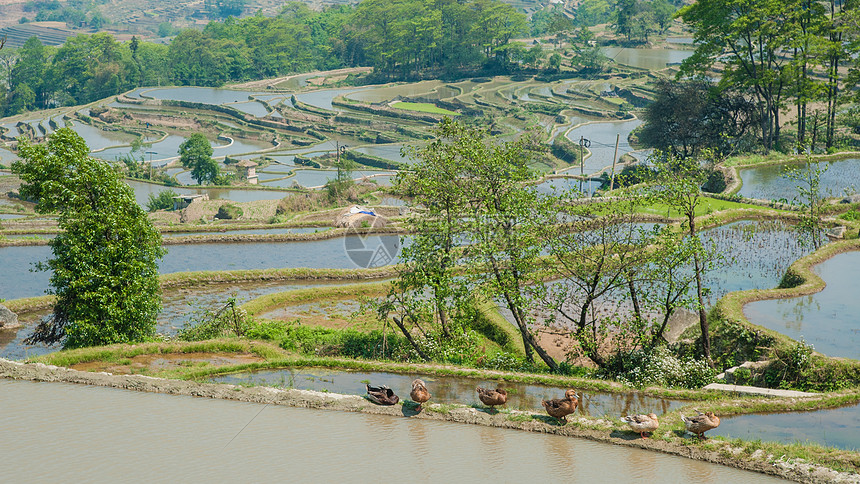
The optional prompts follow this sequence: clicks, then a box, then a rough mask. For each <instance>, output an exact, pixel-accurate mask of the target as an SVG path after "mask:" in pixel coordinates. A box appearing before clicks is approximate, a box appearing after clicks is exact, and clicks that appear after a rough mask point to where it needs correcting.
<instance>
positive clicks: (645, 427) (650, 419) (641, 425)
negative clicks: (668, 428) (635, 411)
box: [621, 413, 660, 439]
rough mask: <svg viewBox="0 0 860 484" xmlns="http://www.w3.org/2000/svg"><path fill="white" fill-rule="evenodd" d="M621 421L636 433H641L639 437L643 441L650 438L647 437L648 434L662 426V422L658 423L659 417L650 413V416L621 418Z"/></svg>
mask: <svg viewBox="0 0 860 484" xmlns="http://www.w3.org/2000/svg"><path fill="white" fill-rule="evenodd" d="M621 421H622V422H625V423H626V424H627V425H629V426H630V428H631V429H633V430H634V431H636V432H639V435H640V436H641V437H642V438H643V439H647V438H648V436H647V435H645V433H646V432H653V431H655V430H657V427H658V426H659V425H660V422H658V421H657V416H656V415H654V414H653V413H649V414H648V415H629V416H627V417H621Z"/></svg>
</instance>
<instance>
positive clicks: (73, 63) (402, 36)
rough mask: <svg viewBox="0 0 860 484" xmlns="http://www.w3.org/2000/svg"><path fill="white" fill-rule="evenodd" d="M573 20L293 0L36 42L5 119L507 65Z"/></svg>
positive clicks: (476, 7) (17, 74) (412, 0)
mask: <svg viewBox="0 0 860 484" xmlns="http://www.w3.org/2000/svg"><path fill="white" fill-rule="evenodd" d="M598 1H600V2H603V3H605V1H604V0H598ZM592 3H594V2H592ZM607 7H608V6H607ZM604 14H605V15H608V8H607V9H606V10H605V12H604ZM589 15H590V16H591V17H594V13H593V12H590V13H589ZM599 20H603V18H600V17H596V18H590V17H589V21H599ZM574 23H575V21H574V20H572V19H570V18H568V17H567V16H565V15H564V13H563V12H562V10H561V8H560V7H555V8H548V9H546V10H545V11H542V12H539V13H538V14H535V15H534V17H533V19H532V22H530V21H529V19H527V17H526V16H525V14H523V13H521V12H519V11H517V10H516V9H515V8H514V7H512V6H510V5H508V4H506V3H503V2H501V1H498V0H470V1H466V2H462V1H454V0H364V1H362V2H361V3H359V4H357V5H355V6H334V7H329V8H325V9H323V10H321V11H315V10H311V9H309V8H308V7H307V6H306V5H305V4H303V3H298V2H293V3H289V4H287V5H285V6H284V8H283V10H282V11H281V12H280V14H279V15H278V16H276V17H264V16H262V15H257V16H251V17H246V18H241V19H237V18H234V17H229V18H227V19H226V20H224V21H220V22H211V23H209V24H208V25H207V26H206V27H205V28H204V29H203V30H202V31H200V30H194V29H186V30H182V31H180V32H179V33H178V35H176V37H174V38H173V40H172V41H171V42H170V43H169V45H163V44H156V43H149V42H143V41H139V40H138V39H136V38H135V39H132V41H131V42H118V41H117V40H116V39H115V38H114V37H113V36H112V35H110V34H107V33H97V34H93V35H85V34H81V35H78V36H75V37H71V38H69V39H68V40H67V41H66V43H65V44H63V45H62V46H60V47H49V46H44V45H42V44H41V42H40V41H39V40H38V39H37V38H35V37H34V38H31V39H29V40H28V41H27V42H26V43H25V45H24V46H23V47H21V48H20V49H18V51H17V52H16V53H15V55H14V57H13V58H12V59H11V60H8V59H9V55H8V54H7V55H6V56H5V58H6V59H7V61H6V62H5V64H6V65H5V67H6V72H4V73H3V74H4V75H5V76H6V79H5V81H6V82H5V83H0V115H2V116H9V115H13V114H17V113H20V112H23V111H27V110H33V109H45V108H51V107H55V106H69V105H76V104H83V103H88V102H91V101H95V100H98V99H102V98H105V97H107V96H111V95H115V94H119V93H121V92H125V91H127V90H129V89H133V88H135V87H138V86H156V85H174V84H176V85H196V86H220V85H223V84H224V83H226V82H233V81H243V80H249V79H263V78H268V77H277V76H282V75H286V74H291V73H298V72H308V71H312V70H317V69H320V70H324V69H333V68H338V67H349V66H372V67H373V68H374V75H375V76H377V77H378V78H380V79H383V80H384V79H412V78H416V77H418V76H419V75H422V73H425V74H427V73H429V74H432V75H434V76H444V75H445V74H446V73H447V74H453V73H458V72H474V71H488V70H489V71H492V72H506V71H509V70H510V69H511V68H513V67H515V66H518V65H519V63H520V62H523V59H524V58H527V56H526V53H527V50H526V49H525V47H524V46H523V45H522V44H520V43H516V42H512V39H513V38H515V37H518V36H523V35H528V34H551V33H553V32H561V31H563V30H569V29H572V28H573V27H574ZM523 63H525V62H523ZM2 84H5V85H2Z"/></svg>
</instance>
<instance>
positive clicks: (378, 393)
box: [365, 383, 400, 405]
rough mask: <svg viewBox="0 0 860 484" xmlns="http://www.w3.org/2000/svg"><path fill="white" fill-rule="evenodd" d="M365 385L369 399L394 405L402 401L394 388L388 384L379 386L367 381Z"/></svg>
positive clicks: (382, 403) (381, 403)
mask: <svg viewBox="0 0 860 484" xmlns="http://www.w3.org/2000/svg"><path fill="white" fill-rule="evenodd" d="M365 385H366V386H367V399H368V400H370V401H371V402H373V403H375V404H377V405H394V404H396V403H397V402H399V401H400V397H398V396H397V395H395V394H394V390H392V389H390V388H388V387H387V386H386V385H379V386H378V387H374V386H371V385H370V384H369V383H365Z"/></svg>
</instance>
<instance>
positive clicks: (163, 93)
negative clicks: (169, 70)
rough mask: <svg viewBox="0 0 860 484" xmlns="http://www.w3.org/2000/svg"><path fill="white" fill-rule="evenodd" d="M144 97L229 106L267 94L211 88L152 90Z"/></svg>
mask: <svg viewBox="0 0 860 484" xmlns="http://www.w3.org/2000/svg"><path fill="white" fill-rule="evenodd" d="M141 94H142V95H143V96H142V97H148V98H154V99H172V100H176V101H188V102H195V103H205V104H228V103H236V102H242V101H248V100H249V99H250V98H251V97H252V96H253V95H255V94H267V93H264V92H259V91H234V90H232V89H216V88H211V87H168V88H161V89H150V90H146V91H143V92H142V93H141Z"/></svg>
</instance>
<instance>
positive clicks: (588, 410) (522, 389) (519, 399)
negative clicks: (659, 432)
mask: <svg viewBox="0 0 860 484" xmlns="http://www.w3.org/2000/svg"><path fill="white" fill-rule="evenodd" d="M415 378H421V379H422V380H424V381H425V382H427V385H428V388H429V389H430V393H432V394H433V400H432V401H433V402H435V403H459V404H465V405H481V402H480V400H478V397H477V394H476V392H475V387H478V386H482V387H492V388H495V387H496V386H501V387H502V388H505V389H506V390H508V392H509V393H510V396H509V397H508V403H507V405H506V407H507V408H513V409H519V410H526V411H528V410H531V411H537V412H540V413H541V414H544V411H543V406H541V403H540V402H541V400H546V399H550V398H561V397H562V396H564V392H565V390H566V389H565V388H557V387H549V386H544V385H527V384H522V383H510V382H501V383H500V382H496V381H491V380H481V379H475V378H458V377H435V376H427V375H417V374H409V375H401V374H397V373H384V372H361V371H347V370H329V369H324V368H301V369H298V370H297V369H292V368H289V369H283V370H266V371H259V372H253V373H237V374H233V375H223V376H219V377H215V378H213V381H217V382H222V383H233V384H239V383H243V382H254V383H265V384H267V385H271V386H282V387H292V388H298V389H303V390H317V391H330V392H334V393H344V394H352V395H364V393H365V387H364V385H365V384H364V382H367V381H369V382H371V383H373V384H374V385H379V384H383V385H388V386H389V387H391V389H393V390H394V393H396V394H397V395H399V396H400V398H401V399H407V398H409V392H410V390H411V388H412V386H411V383H412V380H413V379H415ZM578 393H585V398H584V399H583V400H582V401H581V402H580V406H579V409H578V410H577V412H578V413H579V414H584V415H591V416H603V415H608V416H612V417H619V416H622V415H628V414H632V413H649V412H654V413H657V414H661V415H662V414H664V413H666V412H668V411H669V410H672V409H675V408H679V407H681V406H682V405H684V404H685V403H686V402H681V401H678V400H669V399H663V398H655V397H649V396H645V395H642V394H639V393H637V392H631V393H623V394H619V393H593V392H578Z"/></svg>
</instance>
